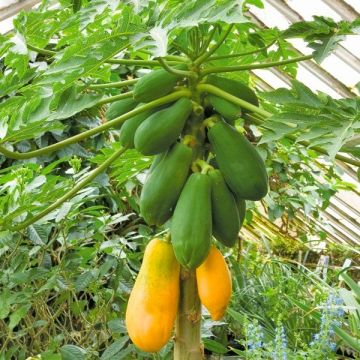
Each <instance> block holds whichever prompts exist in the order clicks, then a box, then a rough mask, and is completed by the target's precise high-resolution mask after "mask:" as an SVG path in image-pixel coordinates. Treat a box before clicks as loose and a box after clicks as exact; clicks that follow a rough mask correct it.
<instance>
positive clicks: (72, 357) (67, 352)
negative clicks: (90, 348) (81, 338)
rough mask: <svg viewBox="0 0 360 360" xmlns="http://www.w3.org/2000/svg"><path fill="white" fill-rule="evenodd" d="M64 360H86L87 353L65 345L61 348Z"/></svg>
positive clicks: (78, 348)
mask: <svg viewBox="0 0 360 360" xmlns="http://www.w3.org/2000/svg"><path fill="white" fill-rule="evenodd" d="M60 353H61V357H62V360H85V358H86V351H85V350H84V349H83V348H81V347H79V346H75V345H64V346H62V347H61V348H60Z"/></svg>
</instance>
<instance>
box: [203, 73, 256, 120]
mask: <svg viewBox="0 0 360 360" xmlns="http://www.w3.org/2000/svg"><path fill="white" fill-rule="evenodd" d="M206 82H207V83H208V84H210V85H214V86H216V87H218V88H219V89H221V90H224V91H226V92H228V93H229V94H231V95H234V96H236V97H238V98H239V99H242V100H245V101H247V102H248V103H250V104H252V105H255V106H259V100H258V98H257V96H256V94H255V92H254V91H253V90H252V89H251V88H249V87H248V86H246V85H245V84H243V83H242V82H240V81H237V80H233V79H228V78H224V77H221V76H216V75H209V76H208V77H207V80H206ZM208 98H209V102H210V103H211V104H212V105H213V107H214V108H215V110H216V111H217V112H218V113H219V114H221V115H222V116H224V118H225V119H227V120H235V119H236V118H237V117H239V116H237V117H235V115H236V109H237V111H238V112H239V113H241V112H243V113H246V112H249V111H248V110H247V109H245V108H241V107H240V106H237V105H234V104H232V103H231V102H229V101H227V100H224V99H221V100H222V101H221V102H220V101H219V100H218V99H220V97H217V96H215V95H209V96H208ZM215 105H216V106H215ZM230 105H231V106H230ZM226 116H230V118H229V119H228V118H227V117H226Z"/></svg>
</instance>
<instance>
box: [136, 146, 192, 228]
mask: <svg viewBox="0 0 360 360" xmlns="http://www.w3.org/2000/svg"><path fill="white" fill-rule="evenodd" d="M191 162H192V150H191V148H189V147H188V146H186V145H184V144H181V143H176V144H174V145H173V146H172V147H171V148H170V149H169V151H168V152H167V153H166V154H165V155H164V156H163V157H162V158H160V159H159V163H158V164H157V165H156V166H155V168H154V169H153V170H152V171H151V172H150V174H149V177H148V178H147V180H146V182H145V184H144V187H143V189H142V191H141V196H140V213H141V215H142V216H143V218H144V219H145V221H146V222H147V223H148V224H149V225H162V224H164V223H165V222H166V221H167V220H168V219H169V218H170V216H171V214H172V212H173V210H174V208H175V205H176V202H177V200H178V198H179V196H180V193H181V190H182V188H183V187H184V184H185V182H186V179H187V177H188V174H189V169H190V165H191Z"/></svg>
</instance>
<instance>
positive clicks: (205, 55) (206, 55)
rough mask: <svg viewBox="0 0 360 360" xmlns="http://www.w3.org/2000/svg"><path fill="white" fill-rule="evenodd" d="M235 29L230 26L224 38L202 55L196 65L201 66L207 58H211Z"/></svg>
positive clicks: (223, 35) (195, 62)
mask: <svg viewBox="0 0 360 360" xmlns="http://www.w3.org/2000/svg"><path fill="white" fill-rule="evenodd" d="M232 28H233V24H230V25H229V27H228V28H227V30H226V31H225V32H224V33H223V34H222V36H221V37H220V39H219V41H218V42H217V43H216V44H215V45H214V46H213V47H212V48H211V49H210V50H209V51H207V52H205V53H204V54H202V55H201V56H199V57H198V58H197V59H196V60H195V61H194V64H195V65H196V66H199V65H200V64H202V63H203V62H204V61H205V60H206V59H207V58H209V57H210V56H211V55H212V54H213V53H214V52H215V51H216V50H217V49H218V48H219V47H220V46H221V44H222V43H223V42H224V41H225V39H226V38H227V36H228V35H229V34H230V32H231V30H232Z"/></svg>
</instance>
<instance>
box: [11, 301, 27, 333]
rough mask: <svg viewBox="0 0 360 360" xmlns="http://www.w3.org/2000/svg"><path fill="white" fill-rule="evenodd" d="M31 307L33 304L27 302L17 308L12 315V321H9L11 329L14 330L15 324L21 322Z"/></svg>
mask: <svg viewBox="0 0 360 360" xmlns="http://www.w3.org/2000/svg"><path fill="white" fill-rule="evenodd" d="M30 307H31V304H26V305H23V306H21V307H19V308H18V309H16V310H15V311H14V312H13V313H12V314H11V315H10V322H9V329H10V330H13V329H14V327H15V326H17V325H18V324H19V322H20V321H21V320H22V319H23V318H24V317H25V316H26V314H27V313H28V311H29V309H30Z"/></svg>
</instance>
